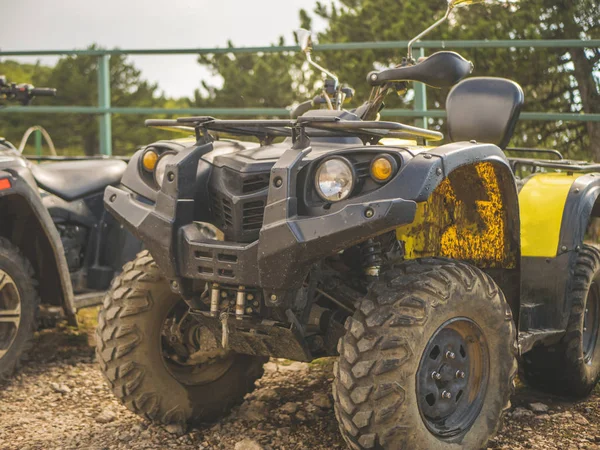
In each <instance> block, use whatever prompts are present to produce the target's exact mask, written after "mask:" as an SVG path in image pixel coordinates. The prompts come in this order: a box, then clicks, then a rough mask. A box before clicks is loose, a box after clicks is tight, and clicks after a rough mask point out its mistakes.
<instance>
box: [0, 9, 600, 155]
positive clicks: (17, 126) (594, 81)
mask: <svg viewBox="0 0 600 450" xmlns="http://www.w3.org/2000/svg"><path fill="white" fill-rule="evenodd" d="M445 7H446V2H445V1H444V0H403V1H398V0H337V1H336V2H332V3H329V2H328V3H325V2H317V3H316V6H315V8H314V10H313V11H312V12H307V11H304V10H301V11H300V12H299V25H300V26H302V27H304V28H310V27H311V24H312V17H313V16H315V15H316V16H319V17H320V18H321V19H324V20H325V21H326V22H327V27H326V29H325V31H324V32H322V33H320V34H319V36H318V41H319V42H320V43H333V42H361V41H390V40H408V39H410V38H412V37H413V36H415V35H416V34H418V33H419V32H420V31H421V30H423V29H424V28H425V27H426V26H428V25H429V24H431V23H433V21H434V20H436V19H438V18H440V17H441V16H442V15H443V14H444V11H445ZM290 31H291V30H290ZM598 38H600V9H599V8H597V0H527V1H518V2H517V1H512V0H507V1H503V2H500V1H497V2H488V3H486V4H482V5H472V6H469V7H465V8H460V9H457V10H456V11H455V12H454V13H453V15H452V17H451V19H450V21H449V22H448V23H446V24H443V25H442V26H441V27H439V28H438V29H436V30H434V31H433V32H432V33H431V34H430V35H428V36H427V37H426V38H425V39H436V40H437V39H443V40H452V39H460V40H471V39H477V40H478V39H488V40H496V39H502V40H505V39H598ZM236 44H239V45H244V43H243V42H238V43H236ZM278 44H279V45H283V44H284V41H283V38H281V39H280V41H279V42H278ZM229 46H230V47H232V46H233V44H232V43H229ZM92 48H93V47H92ZM448 50H452V49H451V48H448ZM433 51H434V50H431V51H430V50H428V51H427V53H431V52H433ZM459 52H460V53H461V54H463V55H464V56H465V57H467V58H468V59H470V60H472V61H473V62H474V64H475V71H474V75H476V76H500V77H507V78H511V79H514V80H515V81H517V82H518V83H519V84H521V86H522V87H523V89H524V91H525V98H526V105H525V109H524V110H525V111H540V112H578V111H584V112H586V113H600V49H598V48H594V49H568V48H567V49H556V48H548V49H539V48H538V49H530V48H509V49H487V48H473V49H460V50H459ZM405 55H406V49H405V48H398V49H394V50H386V51H384V50H378V51H373V50H364V51H344V52H331V51H329V52H316V53H315V54H313V57H314V59H315V60H316V61H317V62H319V63H320V64H322V65H323V66H325V67H327V68H328V69H330V70H331V71H332V72H334V73H335V74H337V75H338V76H339V78H340V80H341V81H342V82H343V83H345V84H348V85H350V86H352V87H353V88H355V89H356V95H355V97H354V100H353V101H352V103H351V104H350V107H354V106H358V105H360V104H361V103H362V102H363V101H365V100H366V99H367V98H368V96H369V93H370V88H369V86H368V85H367V83H366V79H365V77H366V75H367V74H368V73H369V72H370V71H371V70H374V69H381V68H383V67H390V66H393V65H396V64H399V63H400V62H401V61H402V58H403V57H404V56H405ZM416 55H417V56H418V53H416ZM198 62H199V63H200V64H202V65H204V66H206V67H208V68H209V70H210V71H211V72H212V73H213V74H214V75H216V76H217V77H218V78H220V80H221V83H210V82H203V83H202V85H201V88H200V89H198V90H197V91H196V92H195V95H194V98H192V99H185V98H184V99H178V100H169V99H166V98H164V97H163V96H159V95H158V93H157V86H156V85H153V84H151V83H148V82H147V81H145V80H143V79H142V77H141V74H140V72H139V71H138V70H137V69H136V68H135V67H134V66H133V65H132V64H131V63H130V62H128V61H127V59H126V58H125V57H123V56H113V57H112V58H111V62H110V67H111V73H110V77H111V87H112V99H111V101H112V104H113V105H114V106H149V107H168V106H177V107H186V106H190V105H191V106H198V107H284V106H288V105H291V104H293V103H296V102H302V101H304V100H306V99H308V98H312V97H313V96H314V95H315V94H316V93H318V92H319V90H320V88H321V87H322V82H323V75H322V74H321V73H318V72H315V71H313V70H311V69H310V67H309V66H308V64H307V63H306V62H305V61H304V57H303V55H301V54H298V53H264V54H259V55H255V54H237V55H234V54H232V53H230V54H219V55H202V56H200V57H199V58H198ZM96 65H97V61H96V58H95V57H85V56H80V57H65V58H62V59H60V60H59V62H58V63H57V65H56V66H55V67H52V68H51V67H45V66H41V65H39V64H18V63H16V62H14V61H3V62H0V74H6V75H7V77H8V78H9V79H12V80H14V81H19V82H31V83H33V84H35V85H37V86H52V87H56V88H57V89H58V97H57V98H56V99H47V98H42V99H37V100H36V103H37V104H52V105H56V104H62V105H94V104H96V100H97V87H96V76H97V74H96ZM427 94H428V108H430V109H441V108H443V107H444V104H445V99H446V96H447V94H448V90H436V89H432V88H428V89H427ZM386 106H387V107H388V108H412V107H413V95H412V93H411V92H409V93H408V95H406V96H404V97H398V96H394V95H389V96H388V98H387V99H386ZM143 119H144V118H143V117H140V116H137V115H122V116H121V115H115V116H113V140H114V142H113V148H114V152H115V154H124V153H127V152H131V151H132V150H134V149H135V148H136V147H137V146H138V145H143V144H146V143H148V142H151V141H153V140H156V139H161V138H164V133H163V132H161V131H156V130H152V129H147V128H144V127H143ZM397 119H398V120H404V121H407V120H406V119H401V118H397ZM408 122H410V120H408ZM33 124H41V125H43V126H44V127H46V128H47V129H48V131H49V132H50V133H51V135H52V137H53V138H54V139H55V141H56V145H57V147H59V148H63V149H64V148H69V149H77V148H79V149H81V150H82V151H83V150H84V149H85V152H86V153H87V154H92V153H96V152H97V150H98V149H97V145H98V144H97V142H98V137H97V136H98V124H97V119H96V118H95V117H94V116H90V115H84V114H81V115H74V114H69V115H66V114H54V115H49V114H46V115H31V114H27V115H25V114H22V115H19V114H11V115H10V116H9V115H8V114H6V115H3V117H2V121H1V122H0V135H5V136H7V137H9V138H10V139H11V140H13V141H14V142H17V141H18V139H19V137H20V136H21V134H22V133H23V132H24V131H25V129H26V128H27V127H28V126H29V125H33ZM430 126H431V127H432V128H436V129H440V130H442V131H443V130H444V121H443V120H433V119H430ZM512 144H513V145H526V146H542V147H554V148H558V149H559V150H561V151H563V152H565V153H566V154H567V155H568V156H570V157H585V158H591V157H592V158H595V159H596V160H598V161H600V124H599V123H577V122H565V123H563V122H556V123H552V122H543V121H537V122H536V121H521V122H520V123H519V125H518V126H517V130H516V133H515V137H514V139H513V142H512Z"/></svg>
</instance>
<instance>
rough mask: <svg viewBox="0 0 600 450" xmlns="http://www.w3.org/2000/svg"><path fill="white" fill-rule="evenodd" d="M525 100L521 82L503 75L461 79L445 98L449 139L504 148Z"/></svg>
mask: <svg viewBox="0 0 600 450" xmlns="http://www.w3.org/2000/svg"><path fill="white" fill-rule="evenodd" d="M524 100H525V97H524V95H523V90H522V89H521V86H519V85H518V84H517V83H515V82H514V81H511V80H507V79H505V78H492V77H479V78H469V79H466V80H464V81H461V82H460V83H458V84H457V85H456V86H454V88H453V89H452V90H451V91H450V93H449V94H448V98H447V100H446V111H447V113H448V136H449V138H450V140H452V141H453V142H458V141H470V140H475V141H478V142H486V143H490V144H496V145H497V146H498V147H500V148H501V149H505V148H506V146H507V145H508V142H509V141H510V138H511V137H512V135H513V132H514V131H515V125H516V124H517V121H518V120H519V115H520V114H521V107H522V106H523V102H524Z"/></svg>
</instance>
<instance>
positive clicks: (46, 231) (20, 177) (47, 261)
mask: <svg viewBox="0 0 600 450" xmlns="http://www.w3.org/2000/svg"><path fill="white" fill-rule="evenodd" d="M0 178H8V179H10V182H11V187H10V188H9V189H4V190H0V205H1V209H2V210H3V212H2V216H3V217H2V219H3V221H4V224H5V225H6V226H7V227H6V228H4V229H3V231H4V232H5V233H9V234H8V236H7V237H8V238H9V239H10V240H11V241H12V242H13V243H14V244H15V245H17V247H19V248H20V249H21V251H22V252H23V254H24V255H25V257H26V258H27V259H29V261H30V262H31V264H32V265H33V267H34V269H35V272H36V276H37V279H38V282H39V284H40V286H39V287H40V289H39V290H40V296H41V298H42V302H44V303H49V304H62V305H63V306H64V309H65V313H66V314H67V316H68V318H69V321H70V322H71V323H72V324H74V325H76V324H77V319H76V316H75V312H76V308H75V302H74V297H73V289H72V286H71V279H70V276H69V269H68V265H67V261H66V259H65V254H64V250H63V245H62V241H61V239H60V236H59V234H58V231H57V230H56V227H55V225H54V222H53V221H52V218H51V217H50V214H49V213H48V211H47V210H46V208H45V207H44V205H43V204H42V200H41V198H40V196H39V194H38V192H37V186H36V185H35V182H34V181H33V178H32V176H31V173H30V172H29V169H28V168H27V167H25V166H23V165H20V164H18V165H14V166H12V167H10V168H8V167H7V168H4V169H3V170H0ZM28 231H29V232H31V234H32V235H28Z"/></svg>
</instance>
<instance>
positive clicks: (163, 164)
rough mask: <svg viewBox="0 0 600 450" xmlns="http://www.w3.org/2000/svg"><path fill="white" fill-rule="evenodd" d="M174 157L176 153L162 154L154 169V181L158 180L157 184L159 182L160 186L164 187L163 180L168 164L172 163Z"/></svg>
mask: <svg viewBox="0 0 600 450" xmlns="http://www.w3.org/2000/svg"><path fill="white" fill-rule="evenodd" d="M174 157H175V154H173V153H167V154H165V155H162V156H161V157H160V158H159V160H158V162H157V163H156V169H154V181H156V184H158V185H159V186H160V187H162V184H163V181H164V179H165V172H166V171H167V165H168V164H170V163H171V161H172V160H173V158H174Z"/></svg>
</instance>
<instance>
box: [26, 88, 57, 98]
mask: <svg viewBox="0 0 600 450" xmlns="http://www.w3.org/2000/svg"><path fill="white" fill-rule="evenodd" d="M29 93H30V95H31V96H32V97H54V96H55V95H56V89H54V88H32V89H31V90H30V91H29Z"/></svg>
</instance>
